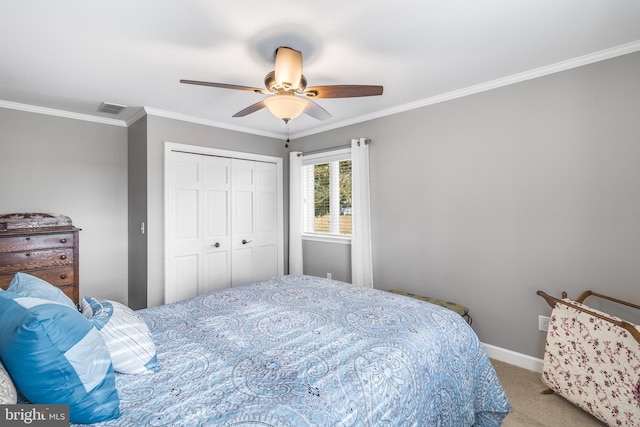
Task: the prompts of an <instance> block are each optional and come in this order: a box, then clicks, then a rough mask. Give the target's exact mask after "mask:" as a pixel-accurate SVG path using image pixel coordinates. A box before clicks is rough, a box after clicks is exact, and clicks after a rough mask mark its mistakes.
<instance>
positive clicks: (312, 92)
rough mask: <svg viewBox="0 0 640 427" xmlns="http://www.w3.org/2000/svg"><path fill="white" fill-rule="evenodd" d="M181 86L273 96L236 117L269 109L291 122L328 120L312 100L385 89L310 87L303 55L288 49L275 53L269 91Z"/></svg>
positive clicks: (266, 80)
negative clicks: (302, 117) (302, 118)
mask: <svg viewBox="0 0 640 427" xmlns="http://www.w3.org/2000/svg"><path fill="white" fill-rule="evenodd" d="M180 83H186V84H192V85H201V86H211V87H218V88H223V89H235V90H243V91H248V92H255V93H261V94H265V95H270V96H269V97H267V98H265V99H263V100H262V101H259V102H256V103H255V104H253V105H250V106H248V107H247V108H245V109H243V110H241V111H238V112H237V113H236V114H234V115H233V117H244V116H246V115H249V114H251V113H255V112H256V111H259V110H261V109H263V108H265V107H266V108H267V109H268V110H269V111H270V112H271V114H273V115H274V116H276V117H277V118H279V119H282V120H284V121H285V122H289V120H291V119H294V118H296V117H298V116H299V115H300V114H302V113H305V114H307V115H309V116H311V117H314V118H316V119H318V120H326V119H328V118H330V117H331V114H329V112H328V111H327V110H325V109H324V108H322V107H321V106H320V105H318V104H317V103H315V102H313V101H312V100H311V99H310V98H354V97H361V96H377V95H382V89H383V88H382V86H374V85H327V86H311V87H307V78H306V77H305V76H304V74H302V53H301V52H299V51H297V50H295V49H291V48H289V47H284V46H281V47H279V48H278V49H276V60H275V67H274V71H271V72H269V73H267V75H266V76H265V78H264V84H265V87H266V89H260V88H256V87H249V86H239V85H234V84H226V83H213V82H202V81H197V80H180Z"/></svg>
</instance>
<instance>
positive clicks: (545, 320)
mask: <svg viewBox="0 0 640 427" xmlns="http://www.w3.org/2000/svg"><path fill="white" fill-rule="evenodd" d="M538 329H539V330H541V331H543V332H547V331H549V316H538Z"/></svg>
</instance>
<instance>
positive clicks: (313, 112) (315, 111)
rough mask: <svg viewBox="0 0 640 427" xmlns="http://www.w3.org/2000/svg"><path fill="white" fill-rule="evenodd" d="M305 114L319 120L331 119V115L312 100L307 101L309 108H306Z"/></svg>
mask: <svg viewBox="0 0 640 427" xmlns="http://www.w3.org/2000/svg"><path fill="white" fill-rule="evenodd" d="M303 113H305V114H306V115H308V116H311V117H313V118H314V119H318V120H327V119H330V118H331V114H329V112H328V111H327V110H325V109H324V108H322V107H321V106H320V105H318V104H316V103H315V102H313V101H311V100H310V99H307V106H306V107H304V111H303Z"/></svg>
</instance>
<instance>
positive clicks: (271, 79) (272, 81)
mask: <svg viewBox="0 0 640 427" xmlns="http://www.w3.org/2000/svg"><path fill="white" fill-rule="evenodd" d="M264 86H265V87H266V88H267V89H268V90H269V92H273V93H278V92H285V91H294V92H297V93H303V92H304V90H305V89H306V88H307V78H306V77H305V76H304V74H302V75H301V76H300V84H299V85H298V87H297V88H292V87H289V86H288V85H283V84H282V83H279V82H277V81H276V72H275V71H270V72H268V73H267V75H266V76H264Z"/></svg>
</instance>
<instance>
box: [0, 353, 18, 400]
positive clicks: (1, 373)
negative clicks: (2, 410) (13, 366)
mask: <svg viewBox="0 0 640 427" xmlns="http://www.w3.org/2000/svg"><path fill="white" fill-rule="evenodd" d="M17 401H18V394H17V393H16V386H15V385H14V384H13V381H12V380H11V377H10V376H9V373H8V372H7V370H6V369H5V368H4V365H3V364H2V362H0V405H14V404H15V403H16V402H17Z"/></svg>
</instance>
